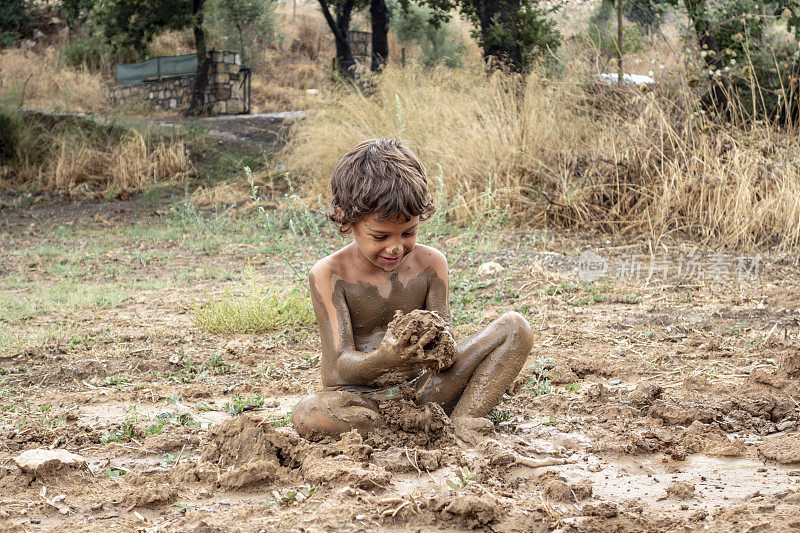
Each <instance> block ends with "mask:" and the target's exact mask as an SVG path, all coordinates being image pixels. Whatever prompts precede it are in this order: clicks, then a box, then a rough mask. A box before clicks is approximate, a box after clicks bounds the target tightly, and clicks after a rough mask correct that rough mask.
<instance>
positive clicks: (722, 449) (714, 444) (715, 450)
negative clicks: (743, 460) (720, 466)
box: [703, 434, 747, 457]
mask: <svg viewBox="0 0 800 533" xmlns="http://www.w3.org/2000/svg"><path fill="white" fill-rule="evenodd" d="M745 452H747V446H745V444H744V442H742V441H741V440H739V439H729V438H728V437H725V436H724V435H717V434H711V435H709V436H707V437H706V447H705V449H704V450H703V453H705V454H706V455H711V456H713V457H741V456H742V455H744V454H745Z"/></svg>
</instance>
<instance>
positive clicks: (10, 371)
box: [0, 200, 800, 532]
mask: <svg viewBox="0 0 800 533" xmlns="http://www.w3.org/2000/svg"><path fill="white" fill-rule="evenodd" d="M248 224H250V225H248ZM254 227H255V228H256V229H253V228H254ZM260 231H261V230H259V229H258V226H257V225H254V224H252V221H249V220H248V219H247V218H244V219H242V220H238V219H225V218H222V217H220V218H216V219H213V220H212V219H203V220H199V221H198V220H188V217H182V216H177V215H175V214H174V213H173V214H170V213H168V210H167V209H166V208H164V207H163V206H160V207H159V206H156V207H154V206H146V205H142V204H138V203H136V202H134V201H131V202H130V203H126V202H115V203H106V204H86V203H72V202H68V201H64V200H52V201H45V202H43V203H42V204H36V205H34V206H32V207H29V208H26V209H15V208H4V209H0V248H2V249H3V250H4V252H5V253H4V254H3V255H2V257H0V281H1V282H2V285H1V286H0V298H2V299H3V300H2V301H0V304H2V305H1V306H0V307H2V308H3V311H2V312H3V314H2V316H1V317H0V339H2V341H0V407H2V421H1V422H0V494H1V496H0V501H2V505H0V529H3V530H6V531H63V530H67V529H69V530H75V531H100V530H115V531H116V530H120V531H123V530H124V531H133V530H139V531H198V532H200V531H261V530H263V531H275V530H277V531H298V530H303V531H371V530H378V529H381V530H384V529H385V530H388V531H406V530H408V529H413V530H423V531H430V530H441V531H460V530H465V529H470V528H479V529H485V530H491V531H504V532H505V531H548V530H559V531H597V530H614V531H642V530H651V531H656V530H658V531H662V530H695V529H711V530H729V531H767V530H777V529H785V530H792V528H795V529H797V528H800V519H798V516H800V434H798V421H800V409H798V401H800V385H798V378H800V339H798V334H799V333H800V291H798V289H797V287H798V282H800V269H798V254H797V253H794V254H783V255H771V256H765V257H764V258H763V261H762V262H761V263H760V269H759V272H758V275H757V276H756V277H755V279H750V278H749V277H747V278H745V279H738V277H737V276H735V275H734V274H733V271H731V272H729V273H728V275H726V276H721V277H720V279H718V280H714V279H699V278H691V279H687V278H685V277H684V278H682V279H680V278H676V277H675V276H672V275H670V276H668V278H669V279H668V280H667V281H666V282H664V281H656V280H654V279H651V280H650V282H649V283H648V282H645V278H646V277H647V276H646V271H645V275H643V276H641V277H640V278H639V280H638V281H637V280H636V279H635V277H634V276H631V278H634V279H620V276H621V277H624V276H622V275H621V274H620V273H619V272H615V271H614V270H613V269H612V270H610V271H609V274H608V276H607V277H606V278H604V279H602V280H599V281H598V282H596V283H594V284H581V283H577V282H576V275H575V271H576V269H577V268H578V266H579V263H580V261H579V256H580V252H581V251H584V250H586V249H588V248H593V249H595V250H596V251H597V252H598V253H599V254H600V255H601V256H603V257H604V258H605V259H606V260H607V261H608V262H609V265H615V266H616V267H619V266H620V265H624V264H625V261H627V260H628V259H630V257H633V256H632V255H631V254H642V256H641V257H649V254H648V250H649V247H648V245H647V243H646V242H609V243H607V244H605V245H604V246H600V247H597V246H596V244H595V243H596V238H595V237H593V236H589V235H585V236H583V235H570V234H563V233H559V232H552V231H551V232H541V231H540V232H534V233H508V234H502V235H500V234H497V233H492V234H491V235H480V234H476V235H462V236H460V237H459V236H455V237H454V236H451V235H430V236H428V237H426V239H427V242H430V243H432V244H434V245H436V246H439V247H441V248H442V249H443V250H444V251H445V252H446V254H447V256H448V257H450V258H451V261H452V263H453V264H452V265H451V266H452V270H451V306H452V308H453V312H454V317H455V319H456V323H457V328H456V329H457V332H458V333H459V335H466V334H469V333H471V332H473V331H475V330H477V329H478V328H479V327H481V326H482V325H483V324H485V323H487V322H488V321H490V320H492V319H493V318H495V317H496V316H497V315H498V313H500V312H502V311H507V310H512V309H513V310H517V311H519V312H522V313H524V314H525V315H526V316H527V318H528V319H529V321H530V322H531V324H532V325H533V326H534V329H535V331H536V334H537V340H536V345H535V348H534V351H533V353H532V354H531V356H530V359H529V361H528V364H527V365H526V367H525V369H524V370H523V373H522V375H521V376H520V378H519V380H518V382H517V384H516V386H515V388H514V390H512V391H510V392H509V394H508V395H507V397H506V398H505V399H504V401H503V403H502V404H501V405H499V406H498V407H497V408H496V410H495V411H494V412H493V414H492V417H491V418H492V421H493V422H494V430H493V431H490V432H489V433H488V434H485V435H482V434H476V433H464V432H460V431H455V430H454V428H453V427H452V426H450V425H449V421H448V420H447V419H446V418H445V417H442V416H440V415H438V414H436V413H434V414H433V415H431V416H432V418H429V424H428V431H424V430H423V429H422V428H421V427H420V426H419V425H418V420H417V419H416V418H415V417H414V416H407V415H409V413H410V414H411V415H413V414H414V413H413V412H412V411H409V410H408V408H407V406H404V404H402V403H397V404H393V405H394V406H395V407H393V409H396V411H394V412H397V413H399V415H398V416H396V417H393V418H391V419H390V426H389V427H387V428H385V429H382V430H380V431H376V432H375V433H374V434H372V435H369V436H367V437H366V438H363V439H362V438H360V437H358V436H357V435H355V434H353V435H348V436H346V438H345V439H343V440H342V441H341V442H338V443H331V442H329V443H319V444H313V443H309V442H306V441H303V440H302V439H300V438H299V437H297V435H296V433H295V432H294V430H293V429H292V427H291V425H290V424H287V422H288V421H289V419H288V417H287V415H288V414H289V413H290V410H291V407H292V406H293V405H294V403H296V401H297V400H298V399H299V398H300V397H302V395H304V394H306V393H307V392H309V391H313V390H316V389H317V388H318V386H319V377H318V376H319V368H318V367H317V364H318V360H317V359H315V356H316V354H317V352H318V340H317V339H316V334H315V328H314V326H313V325H312V324H308V325H302V326H296V327H291V328H285V329H282V330H278V331H269V332H265V333H261V334H257V335H213V334H209V333H204V332H202V331H200V330H198V329H197V328H196V327H194V325H193V323H192V317H193V316H194V308H195V307H194V306H195V305H196V303H197V302H203V301H209V300H216V299H220V298H224V297H225V294H226V291H231V292H232V293H234V294H236V293H237V291H239V290H240V289H241V287H242V283H243V282H246V280H248V279H255V280H256V281H257V282H258V283H259V284H272V285H276V286H281V287H283V286H288V285H291V284H292V283H293V281H294V280H296V279H298V278H299V277H300V278H301V277H302V276H299V275H298V274H297V272H295V270H297V271H303V268H304V267H305V266H306V265H308V264H309V263H310V261H312V260H313V258H314V257H316V256H317V255H318V254H319V253H320V252H319V251H318V250H310V249H309V245H308V243H305V244H302V243H301V242H300V241H297V240H293V239H291V238H289V237H290V236H289V237H287V235H288V234H285V235H261V234H260ZM326 242H327V244H328V245H329V246H331V247H335V246H336V245H337V241H336V240H335V239H334V238H331V240H330V241H329V242H328V241H326ZM665 250H666V251H665V253H666V256H665V257H667V258H671V259H670V260H671V261H672V262H671V264H673V265H676V264H679V263H680V264H683V265H684V266H686V264H687V263H685V262H682V261H684V259H685V258H686V257H689V256H691V257H695V258H696V262H699V263H702V264H703V265H704V266H705V267H706V272H707V273H708V272H710V270H709V268H710V266H709V265H711V264H712V262H713V261H714V257H715V256H714V255H713V254H712V253H710V251H708V250H703V249H702V248H700V247H697V246H695V245H693V244H692V243H681V242H677V243H670V244H669V246H666V248H665ZM694 250H696V251H697V252H699V253H700V254H701V255H700V256H694V255H692V252H693V251H694ZM698 257H699V258H700V259H697V258H698ZM456 258H460V259H459V260H458V261H456V260H455V259H456ZM681 258H684V259H681ZM488 260H494V261H498V262H500V263H502V264H503V266H505V267H506V268H505V270H504V271H502V272H501V273H500V274H499V275H498V276H496V277H485V276H479V275H478V269H479V266H480V265H481V264H482V263H484V262H485V261H488ZM398 398H401V397H398ZM397 401H398V402H402V399H399V400H397ZM240 410H243V412H242V413H241V414H238V415H235V414H234V413H236V412H237V411H240ZM415 420H417V422H415ZM415 424H416V425H415ZM36 448H44V449H63V450H68V451H70V452H74V453H76V454H79V455H81V456H82V457H83V458H84V459H85V460H86V467H85V468H80V467H78V468H72V467H64V468H62V469H60V470H52V469H51V470H48V469H43V470H42V471H39V472H34V473H26V472H23V471H22V470H21V469H20V468H19V467H18V466H17V465H16V463H15V462H14V458H15V457H18V456H19V455H20V454H21V453H22V452H24V451H26V450H30V449H36ZM541 462H550V463H563V464H555V465H554V466H547V467H541V466H539V465H540V464H541Z"/></svg>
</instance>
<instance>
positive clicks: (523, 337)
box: [500, 311, 533, 347]
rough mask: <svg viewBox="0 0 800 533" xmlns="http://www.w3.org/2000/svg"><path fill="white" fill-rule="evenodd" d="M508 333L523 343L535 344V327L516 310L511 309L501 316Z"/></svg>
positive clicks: (530, 345) (527, 344)
mask: <svg viewBox="0 0 800 533" xmlns="http://www.w3.org/2000/svg"><path fill="white" fill-rule="evenodd" d="M500 321H501V323H502V325H503V327H504V328H505V329H506V331H507V332H508V335H509V336H510V337H511V338H512V339H514V340H515V341H517V342H519V343H520V344H521V345H526V346H529V347H532V346H533V329H532V328H531V325H530V324H529V323H528V321H527V320H526V319H525V317H524V316H522V315H521V314H519V313H517V312H516V311H509V312H508V313H505V314H504V315H503V316H501V317H500Z"/></svg>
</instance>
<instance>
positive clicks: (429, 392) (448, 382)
mask: <svg viewBox="0 0 800 533" xmlns="http://www.w3.org/2000/svg"><path fill="white" fill-rule="evenodd" d="M331 189H332V193H333V199H332V201H331V208H332V211H331V212H330V213H329V218H330V220H331V221H332V222H334V223H336V224H338V225H339V228H340V230H341V232H342V233H351V234H352V235H353V242H352V243H350V244H349V245H347V246H345V247H344V248H342V249H341V250H339V251H337V252H335V253H333V254H331V255H329V256H328V257H325V258H323V259H321V260H320V261H319V262H318V263H317V264H316V265H314V267H313V268H312V269H311V273H310V275H309V283H310V285H311V296H312V302H313V305H314V313H315V314H316V317H317V323H318V325H319V332H320V338H321V341H322V365H321V366H322V385H323V387H324V390H323V391H322V392H318V393H316V394H313V395H311V396H308V397H306V398H304V399H303V400H302V401H300V403H298V404H297V406H296V407H295V408H294V412H293V415H292V420H293V422H294V426H295V428H296V429H297V432H298V433H299V434H300V435H301V436H303V437H306V438H309V439H312V440H318V439H321V438H323V437H327V436H330V437H335V436H338V435H339V434H341V433H343V432H346V431H350V430H351V429H353V428H356V429H358V431H359V432H361V433H362V434H365V433H366V432H368V431H369V430H370V429H371V428H373V427H375V426H376V425H378V424H379V423H380V422H381V415H380V414H379V413H378V409H377V406H376V404H375V403H374V402H373V401H372V400H370V399H369V397H368V395H369V393H370V392H374V391H376V390H379V389H380V386H379V384H380V383H381V378H382V377H386V376H387V375H388V374H391V375H393V376H394V377H395V378H396V377H397V374H398V373H400V375H401V376H402V378H403V379H405V380H408V382H409V383H410V384H411V386H412V387H413V388H414V390H415V392H416V397H417V402H418V403H419V404H421V405H422V404H426V403H428V402H438V403H439V404H440V405H441V406H442V407H443V408H444V409H445V411H446V412H448V413H449V414H450V415H451V418H452V419H453V423H454V424H459V423H461V424H464V425H467V426H473V427H474V426H475V425H476V423H477V425H479V426H480V425H483V424H482V423H483V422H488V421H485V420H483V421H479V420H475V418H478V417H483V416H484V415H486V414H487V413H488V412H489V411H490V410H491V409H492V407H494V406H495V405H497V402H498V400H499V399H500V396H501V395H502V394H503V393H504V392H505V391H506V389H508V387H509V386H510V385H511V383H512V382H513V381H514V379H515V378H516V377H517V375H518V374H519V371H520V370H521V369H522V366H523V364H525V360H526V359H527V358H528V354H529V353H530V351H531V347H532V345H533V333H532V331H531V328H530V326H529V325H528V322H527V321H526V320H525V319H524V318H523V317H522V315H520V314H518V313H506V314H505V315H503V316H501V317H500V318H498V319H497V320H495V321H494V322H492V323H491V324H489V325H488V326H487V327H486V328H485V329H484V330H483V331H481V332H479V333H477V334H476V335H473V336H472V337H469V338H468V339H465V340H463V341H461V342H460V343H458V345H457V358H456V361H455V363H454V364H453V365H452V366H451V367H450V368H449V369H447V370H444V371H442V372H440V373H433V372H430V371H428V372H425V373H420V372H415V371H414V369H413V368H414V366H415V363H416V362H417V361H415V359H414V356H413V354H415V353H416V348H417V346H415V345H411V344H410V341H409V338H408V335H404V336H403V337H404V338H394V336H393V335H392V334H387V325H388V324H389V322H391V320H392V318H393V316H394V313H395V311H397V310H398V309H399V310H400V311H402V312H403V313H408V312H410V311H412V310H414V309H427V310H430V311H435V312H436V313H438V314H439V316H440V317H442V318H443V319H444V320H445V321H447V322H448V323H449V322H450V309H449V307H448V303H447V296H448V294H447V293H448V278H447V260H446V259H445V257H444V255H442V253H441V252H439V251H438V250H436V249H434V248H431V247H430V246H425V245H422V244H417V230H418V228H419V224H420V222H421V221H423V220H425V219H427V218H428V217H430V215H431V213H432V212H433V210H434V206H433V201H432V198H431V195H430V193H429V192H428V186H427V183H426V178H425V170H424V168H423V166H422V163H421V162H420V161H419V159H418V158H417V157H416V155H414V153H412V152H411V150H409V149H408V148H407V147H405V146H404V145H402V144H401V143H400V142H398V141H394V140H389V139H376V140H368V141H363V142H361V143H359V144H358V145H357V146H356V147H355V148H353V149H352V150H351V151H350V152H348V153H347V154H345V155H344V156H343V157H342V158H341V159H340V160H339V162H338V163H337V164H336V168H335V169H334V171H333V176H332V178H331ZM427 340H428V339H423V340H420V341H418V342H427Z"/></svg>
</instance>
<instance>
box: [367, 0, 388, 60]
mask: <svg viewBox="0 0 800 533" xmlns="http://www.w3.org/2000/svg"><path fill="white" fill-rule="evenodd" d="M369 14H370V19H371V21H372V62H371V69H372V71H373V72H377V71H379V70H381V69H382V68H383V66H384V65H385V64H386V58H387V57H389V18H390V16H389V8H388V7H387V6H386V1H385V0H372V2H371V3H370V6H369Z"/></svg>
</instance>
